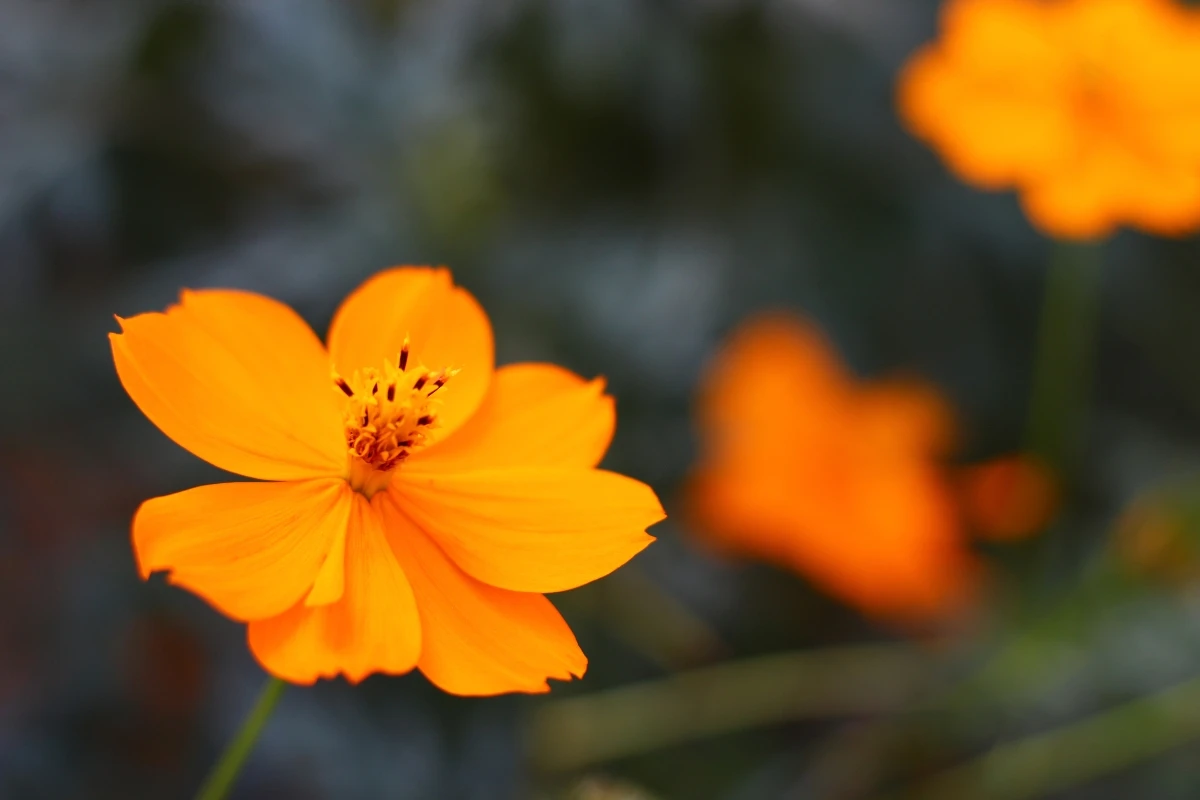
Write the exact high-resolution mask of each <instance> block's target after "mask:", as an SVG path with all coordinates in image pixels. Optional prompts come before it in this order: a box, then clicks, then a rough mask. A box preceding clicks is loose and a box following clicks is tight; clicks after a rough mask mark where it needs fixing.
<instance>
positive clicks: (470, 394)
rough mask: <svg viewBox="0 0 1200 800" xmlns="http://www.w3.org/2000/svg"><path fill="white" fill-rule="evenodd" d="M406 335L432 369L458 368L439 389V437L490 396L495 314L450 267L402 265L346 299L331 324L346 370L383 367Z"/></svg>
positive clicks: (340, 366)
mask: <svg viewBox="0 0 1200 800" xmlns="http://www.w3.org/2000/svg"><path fill="white" fill-rule="evenodd" d="M405 337H408V339H409V342H410V346H409V349H410V352H411V356H410V358H411V359H412V360H413V361H416V362H418V363H421V364H424V365H425V366H426V367H428V368H429V369H432V370H444V369H458V370H461V371H460V372H459V373H458V374H457V375H455V376H454V377H453V378H452V379H451V380H450V381H449V382H448V383H447V384H446V386H445V387H444V388H442V389H441V390H440V391H439V392H438V397H439V398H440V399H441V400H442V403H443V405H442V407H441V409H440V410H439V411H438V415H437V416H438V421H439V424H438V427H437V428H435V429H434V431H433V433H432V438H433V439H434V440H437V439H440V438H443V437H445V436H446V435H448V434H449V433H450V432H452V431H453V430H454V429H455V428H457V427H458V426H460V425H461V424H462V423H464V422H465V421H466V420H467V418H469V417H470V416H471V415H472V414H473V413H475V409H477V408H478V407H479V404H480V403H481V402H482V401H483V397H484V395H485V394H487V390H488V384H489V383H490V382H491V379H492V370H493V367H494V352H493V343H492V325H491V322H489V321H488V318H487V314H485V313H484V311H483V309H482V308H480V307H479V303H477V302H476V301H475V298H474V297H472V296H471V295H470V294H469V293H468V292H467V291H466V290H465V289H462V288H459V287H456V286H454V284H453V282H452V281H451V279H450V272H449V271H448V270H445V269H429V268H427V267H396V268H394V269H389V270H386V271H384V272H381V273H379V274H378V275H376V276H374V277H373V278H370V279H369V280H367V281H366V282H365V283H363V285H362V286H360V287H358V288H357V289H355V290H354V292H352V293H351V294H350V296H349V297H347V298H346V299H345V301H344V302H343V303H342V305H341V307H340V308H339V309H338V310H337V314H335V315H334V318H333V323H332V324H331V325H330V327H329V352H330V354H331V355H332V356H333V361H334V364H335V365H336V366H337V370H338V372H340V373H341V374H343V375H350V374H353V372H354V370H356V369H363V368H366V367H378V366H379V365H381V364H382V363H383V362H384V361H388V360H392V359H395V358H397V357H398V355H399V353H400V349H401V348H402V347H403V346H404V340H405Z"/></svg>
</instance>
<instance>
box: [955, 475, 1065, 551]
mask: <svg viewBox="0 0 1200 800" xmlns="http://www.w3.org/2000/svg"><path fill="white" fill-rule="evenodd" d="M959 488H960V490H961V499H962V505H963V514H964V516H965V517H966V519H967V521H968V522H969V523H970V524H971V527H972V529H973V530H974V531H975V533H976V534H977V535H979V536H980V537H981V538H984V539H992V540H995V541H1014V540H1017V539H1024V538H1025V537H1027V536H1030V535H1032V534H1035V533H1037V532H1038V531H1040V530H1041V529H1042V528H1044V527H1046V525H1047V524H1048V523H1049V522H1050V519H1051V517H1053V515H1054V510H1055V507H1056V506H1057V505H1058V496H1057V495H1058V488H1057V487H1056V486H1055V482H1054V478H1053V476H1052V475H1051V474H1050V471H1049V470H1048V469H1046V467H1045V466H1043V465H1042V464H1041V462H1039V461H1037V460H1035V459H1033V458H1029V457H1026V456H1005V457H1002V458H996V459H993V460H991V461H987V462H985V463H983V464H977V465H974V466H970V467H966V468H965V469H963V470H962V471H961V472H960V474H959Z"/></svg>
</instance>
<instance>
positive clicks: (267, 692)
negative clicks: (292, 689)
mask: <svg viewBox="0 0 1200 800" xmlns="http://www.w3.org/2000/svg"><path fill="white" fill-rule="evenodd" d="M286 686H287V684H286V683H284V682H283V681H281V680H280V679H279V678H271V679H270V680H268V681H267V683H266V685H265V686H263V688H262V691H261V692H260V693H259V695H258V700H256V701H255V703H254V708H252V709H251V710H250V713H249V714H248V715H247V716H246V721H245V722H243V723H242V727H241V730H239V731H238V732H237V736H235V737H234V738H233V741H232V742H230V743H229V746H228V747H226V748H225V752H224V753H222V754H221V758H220V760H219V761H217V764H216V766H214V767H213V768H212V771H211V772H209V773H208V778H207V779H206V780H205V781H204V786H203V787H201V789H200V791H199V792H198V793H197V794H196V800H224V798H225V797H227V796H228V795H229V790H230V789H232V788H233V784H234V782H235V781H236V780H237V777H238V774H239V773H241V771H242V767H243V766H244V765H245V763H246V759H247V758H248V757H249V756H250V751H251V750H253V749H254V743H255V742H257V741H258V735H259V734H260V733H262V729H263V727H264V726H266V724H267V720H268V719H269V718H270V716H271V712H272V711H274V710H275V704H276V703H278V702H279V698H280V697H281V696H282V695H283V690H284V688H285V687H286Z"/></svg>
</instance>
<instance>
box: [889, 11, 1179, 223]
mask: <svg viewBox="0 0 1200 800" xmlns="http://www.w3.org/2000/svg"><path fill="white" fill-rule="evenodd" d="M899 106H900V112H901V115H902V117H903V119H904V121H905V122H906V123H907V125H908V127H909V128H910V129H911V130H912V131H913V133H914V134H915V135H917V136H918V137H920V138H922V139H925V140H926V141H928V142H929V143H930V144H932V145H933V146H934V147H935V148H937V150H938V151H940V153H941V154H942V156H943V157H944V158H945V159H946V161H947V162H948V163H949V164H950V166H951V167H952V168H953V169H954V170H955V171H956V172H957V173H958V174H959V175H960V176H961V177H962V178H963V179H965V180H966V181H968V182H969V183H972V184H974V185H976V186H979V187H982V188H987V189H1003V188H1016V189H1017V190H1018V191H1019V192H1020V194H1021V200H1022V204H1023V205H1024V208H1025V211H1026V213H1027V214H1028V215H1029V217H1030V219H1031V220H1032V221H1033V223H1034V224H1035V225H1036V226H1038V227H1039V228H1041V229H1042V230H1043V231H1045V232H1046V233H1049V234H1051V235H1053V236H1056V237H1060V238H1067V239H1095V238H1099V237H1103V236H1105V235H1107V234H1109V233H1110V232H1112V230H1113V229H1114V228H1115V227H1116V226H1118V225H1121V224H1128V225H1132V226H1135V227H1139V228H1142V229H1144V230H1147V231H1150V232H1154V233H1160V234H1165V235H1176V234H1181V233H1185V232H1188V231H1191V230H1193V229H1195V228H1196V227H1198V226H1200V11H1197V10H1195V9H1191V8H1188V7H1186V6H1183V5H1181V4H1179V3H1176V2H1173V1H1172V0H948V2H947V3H946V5H945V7H944V9H943V15H942V35H941V38H940V40H938V41H937V42H934V43H932V44H930V45H928V46H926V47H925V48H924V49H922V50H921V51H919V52H918V53H917V54H916V55H915V56H913V58H912V59H911V61H910V62H909V63H908V65H907V66H906V67H905V69H904V70H903V73H902V75H901V77H900V81H899Z"/></svg>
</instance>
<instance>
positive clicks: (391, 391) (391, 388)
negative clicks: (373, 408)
mask: <svg viewBox="0 0 1200 800" xmlns="http://www.w3.org/2000/svg"><path fill="white" fill-rule="evenodd" d="M387 398H388V402H391V401H392V400H395V399H396V384H394V383H392V384H389V385H388V392H387Z"/></svg>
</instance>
